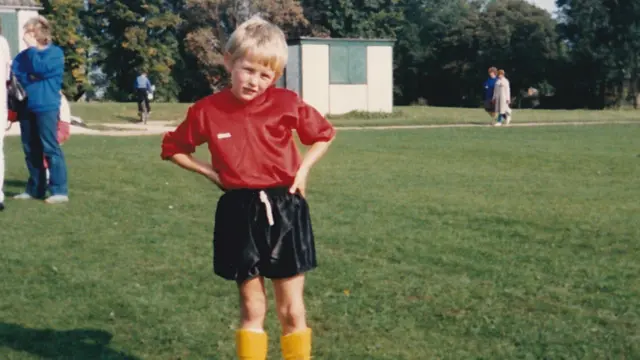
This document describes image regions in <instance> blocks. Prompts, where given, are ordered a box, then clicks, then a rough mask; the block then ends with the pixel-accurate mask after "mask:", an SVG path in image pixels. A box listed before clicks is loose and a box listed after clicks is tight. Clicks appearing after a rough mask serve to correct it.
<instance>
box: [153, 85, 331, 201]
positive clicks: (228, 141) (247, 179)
mask: <svg viewBox="0 0 640 360" xmlns="http://www.w3.org/2000/svg"><path fill="white" fill-rule="evenodd" d="M294 129H295V130H296V132H297V134H298V137H299V138H300V142H302V143H303V144H304V145H312V144H314V143H316V142H318V141H329V140H331V139H332V138H333V137H334V136H335V128H334V127H333V126H332V125H331V123H329V121H327V119H325V117H324V116H322V115H321V114H320V113H319V112H318V111H317V110H315V109H314V108H313V107H311V106H309V105H308V104H306V103H305V102H304V101H302V100H301V99H300V98H299V97H298V95H297V94H296V93H295V92H292V91H290V90H287V89H282V88H275V87H271V88H269V89H268V90H267V91H265V93H264V94H262V95H261V96H259V97H257V98H255V99H254V100H252V101H251V102H249V103H243V102H241V101H240V100H238V99H237V98H236V97H235V96H234V95H233V94H232V93H231V91H230V90H229V89H225V90H223V91H221V92H218V93H216V94H213V95H210V96H208V97H206V98H203V99H202V100H199V101H197V102H196V103H195V104H193V105H192V106H191V107H190V108H189V110H188V112H187V116H186V119H185V120H184V121H183V122H182V123H181V124H180V125H179V126H178V127H177V128H176V129H175V131H171V132H168V133H166V134H165V135H164V137H163V140H162V154H161V157H162V159H164V160H167V159H170V158H171V157H172V156H173V155H175V154H179V153H182V154H192V153H193V152H195V149H196V147H197V146H198V145H201V144H204V143H207V144H208V148H209V152H210V153H211V164H212V166H213V168H214V169H215V170H216V171H217V172H218V174H219V176H220V181H221V182H222V186H223V187H224V188H226V189H239V188H249V189H262V188H268V187H278V186H291V185H292V184H293V180H294V178H295V176H296V172H297V171H298V168H299V167H300V163H301V161H302V157H301V155H300V152H299V151H298V148H297V147H296V144H295V142H294V139H293V134H292V130H294Z"/></svg>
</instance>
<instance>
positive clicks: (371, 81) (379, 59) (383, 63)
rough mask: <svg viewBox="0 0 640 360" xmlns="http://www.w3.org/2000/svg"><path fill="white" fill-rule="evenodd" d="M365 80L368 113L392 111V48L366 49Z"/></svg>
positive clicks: (370, 47)
mask: <svg viewBox="0 0 640 360" xmlns="http://www.w3.org/2000/svg"><path fill="white" fill-rule="evenodd" d="M367 79H368V82H367V105H368V109H369V111H371V112H378V111H380V112H391V111H393V47H391V46H369V47H367Z"/></svg>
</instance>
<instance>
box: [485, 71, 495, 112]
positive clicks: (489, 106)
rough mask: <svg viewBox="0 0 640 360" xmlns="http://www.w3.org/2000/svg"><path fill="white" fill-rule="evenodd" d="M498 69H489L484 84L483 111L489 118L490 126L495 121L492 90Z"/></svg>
mask: <svg viewBox="0 0 640 360" xmlns="http://www.w3.org/2000/svg"><path fill="white" fill-rule="evenodd" d="M497 75H498V69H496V68H495V67H490V68H489V78H488V79H487V81H485V82H484V110H485V111H486V112H487V114H489V116H491V124H493V122H494V121H495V120H496V110H495V104H494V103H493V89H494V88H495V86H496V81H498V79H497V78H496V76H497Z"/></svg>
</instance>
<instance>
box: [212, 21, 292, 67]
mask: <svg viewBox="0 0 640 360" xmlns="http://www.w3.org/2000/svg"><path fill="white" fill-rule="evenodd" d="M224 51H225V53H226V54H227V55H228V56H230V60H231V62H232V63H234V62H235V61H237V60H238V59H241V58H244V57H249V59H251V60H253V61H256V62H257V63H259V64H261V65H263V66H266V67H268V68H270V69H271V70H273V71H274V72H275V73H276V76H280V75H282V72H283V71H284V67H285V66H286V65H287V60H288V55H289V50H288V49H287V40H286V38H285V35H284V32H283V31H282V30H281V29H280V28H279V27H278V26H276V25H274V24H272V23H270V22H268V21H267V20H264V19H263V18H261V17H260V16H258V15H254V16H252V17H251V18H250V19H249V20H247V21H245V22H243V23H242V24H240V26H238V27H237V28H236V30H235V31H234V32H233V33H232V34H231V36H230V37H229V41H227V44H226V45H225V48H224Z"/></svg>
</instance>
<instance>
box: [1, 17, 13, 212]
mask: <svg viewBox="0 0 640 360" xmlns="http://www.w3.org/2000/svg"><path fill="white" fill-rule="evenodd" d="M10 73H11V48H10V47H9V42H8V41H7V39H6V38H5V37H4V36H2V24H0V211H2V210H4V191H3V189H4V164H5V163H4V136H5V133H6V128H7V121H8V118H9V109H8V108H7V80H9V74H10Z"/></svg>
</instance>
